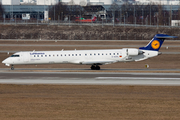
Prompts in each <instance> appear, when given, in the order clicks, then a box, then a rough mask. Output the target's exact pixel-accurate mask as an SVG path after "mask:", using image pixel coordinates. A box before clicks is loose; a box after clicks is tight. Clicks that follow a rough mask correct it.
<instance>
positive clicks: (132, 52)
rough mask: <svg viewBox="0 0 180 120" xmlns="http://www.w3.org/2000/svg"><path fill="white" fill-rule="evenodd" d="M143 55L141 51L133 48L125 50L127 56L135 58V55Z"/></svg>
mask: <svg viewBox="0 0 180 120" xmlns="http://www.w3.org/2000/svg"><path fill="white" fill-rule="evenodd" d="M143 53H144V52H143V51H140V50H139V49H135V48H128V49H126V54H127V56H137V55H141V54H143Z"/></svg>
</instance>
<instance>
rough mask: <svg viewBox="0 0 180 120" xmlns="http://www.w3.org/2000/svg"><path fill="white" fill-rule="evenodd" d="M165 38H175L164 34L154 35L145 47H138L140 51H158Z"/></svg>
mask: <svg viewBox="0 0 180 120" xmlns="http://www.w3.org/2000/svg"><path fill="white" fill-rule="evenodd" d="M166 38H177V37H176V36H169V35H166V34H156V35H155V36H154V38H153V39H152V40H151V41H150V42H149V43H148V45H146V46H145V47H140V48H139V49H142V50H153V51H159V49H160V48H161V45H162V44H163V42H164V40H165V39H166Z"/></svg>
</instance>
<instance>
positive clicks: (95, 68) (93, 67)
mask: <svg viewBox="0 0 180 120" xmlns="http://www.w3.org/2000/svg"><path fill="white" fill-rule="evenodd" d="M100 69H101V68H100V67H99V66H98V65H96V66H95V65H92V66H91V70H100Z"/></svg>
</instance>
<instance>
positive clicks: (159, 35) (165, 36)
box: [155, 34, 177, 39]
mask: <svg viewBox="0 0 180 120" xmlns="http://www.w3.org/2000/svg"><path fill="white" fill-rule="evenodd" d="M155 37H156V38H160V39H166V38H177V36H170V35H165V34H157V35H155Z"/></svg>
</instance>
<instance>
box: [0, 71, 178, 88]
mask: <svg viewBox="0 0 180 120" xmlns="http://www.w3.org/2000/svg"><path fill="white" fill-rule="evenodd" d="M0 83H1V84H58V85H160V86H161V85H165V86H180V74H179V73H109V72H1V73H0Z"/></svg>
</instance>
